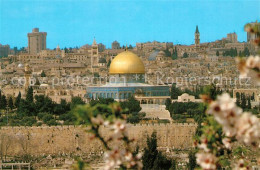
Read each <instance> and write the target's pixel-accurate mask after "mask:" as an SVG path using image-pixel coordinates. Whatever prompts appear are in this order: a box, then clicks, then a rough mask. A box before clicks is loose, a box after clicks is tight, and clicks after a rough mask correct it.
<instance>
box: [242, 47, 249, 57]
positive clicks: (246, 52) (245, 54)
mask: <svg viewBox="0 0 260 170" xmlns="http://www.w3.org/2000/svg"><path fill="white" fill-rule="evenodd" d="M243 53H244V56H250V52H249V49H248V48H247V47H245V49H244V51H243Z"/></svg>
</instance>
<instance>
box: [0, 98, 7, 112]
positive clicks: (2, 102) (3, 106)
mask: <svg viewBox="0 0 260 170" xmlns="http://www.w3.org/2000/svg"><path fill="white" fill-rule="evenodd" d="M6 106H7V100H6V97H5V95H1V98H0V109H6Z"/></svg>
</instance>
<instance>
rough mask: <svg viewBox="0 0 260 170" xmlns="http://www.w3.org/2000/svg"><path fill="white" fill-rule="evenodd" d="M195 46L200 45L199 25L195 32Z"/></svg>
mask: <svg viewBox="0 0 260 170" xmlns="http://www.w3.org/2000/svg"><path fill="white" fill-rule="evenodd" d="M195 45H196V46H199V45H200V32H199V28H198V25H197V26H196V31H195Z"/></svg>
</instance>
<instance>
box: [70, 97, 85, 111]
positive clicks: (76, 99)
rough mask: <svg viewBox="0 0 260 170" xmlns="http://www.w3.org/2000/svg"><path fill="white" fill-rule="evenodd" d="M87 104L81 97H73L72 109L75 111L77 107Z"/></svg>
mask: <svg viewBox="0 0 260 170" xmlns="http://www.w3.org/2000/svg"><path fill="white" fill-rule="evenodd" d="M83 104H85V102H84V101H83V100H82V99H81V97H72V99H71V103H70V109H71V110H72V109H74V108H75V107H76V106H77V105H83Z"/></svg>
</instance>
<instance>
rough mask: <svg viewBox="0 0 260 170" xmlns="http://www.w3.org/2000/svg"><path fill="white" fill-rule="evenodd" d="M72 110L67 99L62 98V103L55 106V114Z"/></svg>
mask: <svg viewBox="0 0 260 170" xmlns="http://www.w3.org/2000/svg"><path fill="white" fill-rule="evenodd" d="M68 111H70V104H68V103H67V101H66V100H64V99H61V101H60V104H56V105H55V107H54V114H56V115H62V114H65V113H67V112H68Z"/></svg>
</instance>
